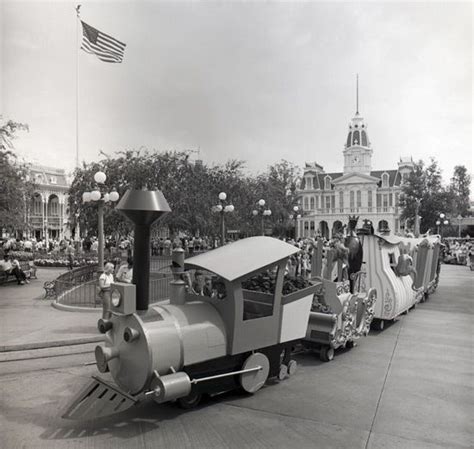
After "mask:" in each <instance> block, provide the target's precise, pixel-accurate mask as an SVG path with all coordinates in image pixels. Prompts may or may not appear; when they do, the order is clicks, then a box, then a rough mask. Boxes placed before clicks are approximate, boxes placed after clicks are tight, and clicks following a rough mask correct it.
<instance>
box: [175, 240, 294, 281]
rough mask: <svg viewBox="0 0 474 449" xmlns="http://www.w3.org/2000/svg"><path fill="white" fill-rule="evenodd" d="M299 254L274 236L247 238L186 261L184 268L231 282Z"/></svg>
mask: <svg viewBox="0 0 474 449" xmlns="http://www.w3.org/2000/svg"><path fill="white" fill-rule="evenodd" d="M298 251H299V248H297V247H296V246H294V245H290V244H288V243H285V242H283V241H281V240H278V239H275V238H273V237H263V236H261V237H249V238H246V239H242V240H238V241H236V242H234V243H230V244H228V245H225V246H222V247H220V248H217V249H215V250H213V251H209V252H207V253H204V254H200V255H198V256H194V257H190V258H189V259H186V260H185V261H184V262H185V267H187V268H200V269H203V270H207V271H211V272H212V273H215V274H217V275H218V276H220V277H222V278H224V279H226V280H228V281H230V282H232V281H235V280H236V279H239V278H242V277H244V276H246V275H248V274H251V273H254V272H256V271H258V270H260V269H262V268H264V267H268V266H269V265H273V264H276V263H277V262H279V261H281V260H283V259H286V258H287V257H290V256H292V255H293V254H296V253H297V252H298Z"/></svg>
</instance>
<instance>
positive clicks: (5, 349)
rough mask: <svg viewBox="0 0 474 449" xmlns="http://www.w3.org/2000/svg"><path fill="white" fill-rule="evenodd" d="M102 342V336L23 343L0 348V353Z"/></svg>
mask: <svg viewBox="0 0 474 449" xmlns="http://www.w3.org/2000/svg"><path fill="white" fill-rule="evenodd" d="M102 341H104V336H103V335H94V336H91V337H81V338H73V339H69V340H56V341H45V342H39V343H23V344H18V345H6V346H0V352H13V351H27V350H29V349H44V348H57V347H59V346H73V345H83V344H86V343H100V342H102Z"/></svg>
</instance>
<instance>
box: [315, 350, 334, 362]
mask: <svg viewBox="0 0 474 449" xmlns="http://www.w3.org/2000/svg"><path fill="white" fill-rule="evenodd" d="M319 358H320V359H321V361H322V362H330V361H331V360H332V359H333V358H334V349H333V348H331V347H329V346H323V347H322V348H321V352H320V353H319Z"/></svg>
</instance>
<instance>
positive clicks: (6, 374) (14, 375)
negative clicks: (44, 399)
mask: <svg viewBox="0 0 474 449" xmlns="http://www.w3.org/2000/svg"><path fill="white" fill-rule="evenodd" d="M82 367H84V364H83V363H80V364H78V365H69V366H68V368H82ZM59 369H60V368H50V367H46V368H38V369H32V370H28V371H22V372H21V375H23V374H33V373H37V372H40V371H56V372H58V373H60V372H61V371H58V370H59ZM2 377H16V378H18V373H3V374H2V373H0V378H2Z"/></svg>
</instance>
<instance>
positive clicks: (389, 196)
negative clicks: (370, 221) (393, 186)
mask: <svg viewBox="0 0 474 449" xmlns="http://www.w3.org/2000/svg"><path fill="white" fill-rule="evenodd" d="M388 205H389V206H390V207H392V206H393V197H392V194H391V193H389V194H388Z"/></svg>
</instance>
